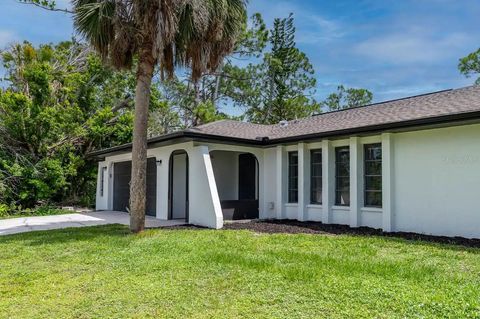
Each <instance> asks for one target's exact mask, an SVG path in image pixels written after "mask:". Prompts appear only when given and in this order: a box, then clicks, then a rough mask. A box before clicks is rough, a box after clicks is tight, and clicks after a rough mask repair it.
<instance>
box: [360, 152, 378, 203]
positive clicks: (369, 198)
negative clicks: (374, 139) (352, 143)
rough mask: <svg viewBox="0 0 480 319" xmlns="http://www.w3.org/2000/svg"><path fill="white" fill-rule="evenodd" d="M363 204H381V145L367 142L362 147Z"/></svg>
mask: <svg viewBox="0 0 480 319" xmlns="http://www.w3.org/2000/svg"><path fill="white" fill-rule="evenodd" d="M364 157H365V206H374V207H381V206H382V145H381V144H380V143H378V144H369V145H365V148H364Z"/></svg>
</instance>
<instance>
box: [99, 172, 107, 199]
mask: <svg viewBox="0 0 480 319" xmlns="http://www.w3.org/2000/svg"><path fill="white" fill-rule="evenodd" d="M106 171H107V168H106V167H102V172H101V173H100V196H102V197H103V193H104V190H103V188H104V185H105V172H106Z"/></svg>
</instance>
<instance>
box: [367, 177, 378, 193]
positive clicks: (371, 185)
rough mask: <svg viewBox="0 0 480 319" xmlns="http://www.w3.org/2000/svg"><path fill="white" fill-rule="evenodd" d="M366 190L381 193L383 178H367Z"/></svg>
mask: <svg viewBox="0 0 480 319" xmlns="http://www.w3.org/2000/svg"><path fill="white" fill-rule="evenodd" d="M365 190H367V191H381V190H382V177H381V176H365Z"/></svg>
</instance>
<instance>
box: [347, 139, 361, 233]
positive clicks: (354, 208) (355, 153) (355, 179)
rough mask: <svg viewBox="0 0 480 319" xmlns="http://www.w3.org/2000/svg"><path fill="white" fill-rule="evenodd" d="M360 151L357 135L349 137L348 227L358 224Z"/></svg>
mask: <svg viewBox="0 0 480 319" xmlns="http://www.w3.org/2000/svg"><path fill="white" fill-rule="evenodd" d="M361 152H362V151H361V146H360V140H359V139H358V137H356V136H354V137H350V227H358V226H359V224H360V207H361V203H360V198H361V197H362V196H361V194H360V192H361V189H362V187H361V185H360V181H361V180H362V178H361V176H360V174H361V171H362V169H361V163H362V160H361V157H362V156H361Z"/></svg>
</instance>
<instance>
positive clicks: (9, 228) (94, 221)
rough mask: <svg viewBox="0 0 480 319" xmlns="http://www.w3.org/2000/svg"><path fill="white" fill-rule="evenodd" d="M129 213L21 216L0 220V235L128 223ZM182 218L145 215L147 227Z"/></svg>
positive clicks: (169, 222)
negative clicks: (157, 217)
mask: <svg viewBox="0 0 480 319" xmlns="http://www.w3.org/2000/svg"><path fill="white" fill-rule="evenodd" d="M129 223H130V215H128V214H127V213H123V212H112V211H103V212H82V213H73V214H65V215H53V216H38V217H23V218H12V219H3V220H0V236H1V235H10V234H17V233H25V232H30V231H36V230H50V229H62V228H68V227H85V226H98V225H108V224H122V225H129ZM184 224H185V221H183V220H160V219H156V218H154V217H151V216H146V219H145V226H146V227H147V228H158V227H168V226H177V225H184Z"/></svg>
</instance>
